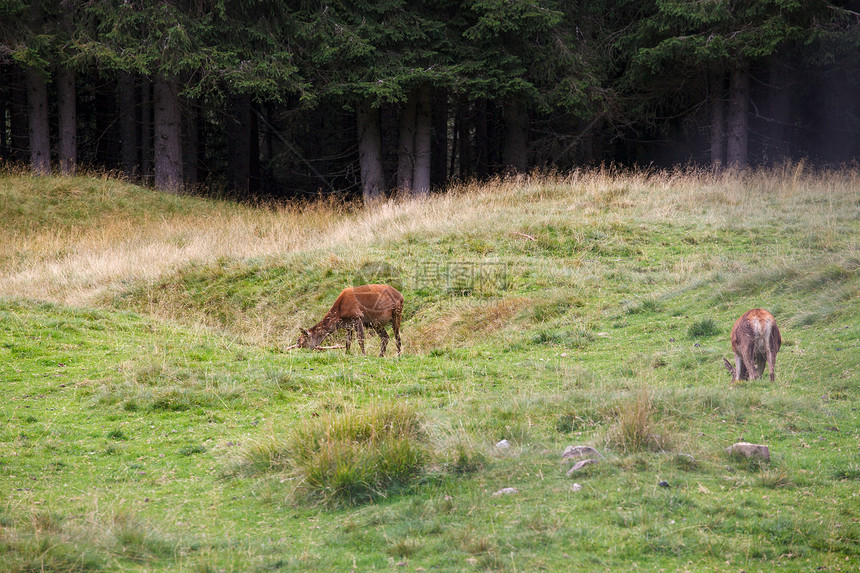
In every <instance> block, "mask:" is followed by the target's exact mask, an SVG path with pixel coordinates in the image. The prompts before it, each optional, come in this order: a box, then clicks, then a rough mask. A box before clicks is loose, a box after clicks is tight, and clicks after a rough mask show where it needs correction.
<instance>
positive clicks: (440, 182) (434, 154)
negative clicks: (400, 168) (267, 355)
mask: <svg viewBox="0 0 860 573" xmlns="http://www.w3.org/2000/svg"><path fill="white" fill-rule="evenodd" d="M432 107H433V112H432V113H433V149H431V150H430V161H431V168H430V169H431V171H430V186H431V187H436V188H439V187H443V186H444V185H445V183H446V182H447V175H448V173H447V160H448V92H447V91H446V90H444V89H436V90H435V91H434V95H433V103H432Z"/></svg>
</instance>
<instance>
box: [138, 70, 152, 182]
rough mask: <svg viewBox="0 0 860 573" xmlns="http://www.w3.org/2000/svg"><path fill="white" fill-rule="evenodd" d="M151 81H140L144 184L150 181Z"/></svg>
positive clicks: (141, 171) (142, 173) (143, 78)
mask: <svg viewBox="0 0 860 573" xmlns="http://www.w3.org/2000/svg"><path fill="white" fill-rule="evenodd" d="M153 144H154V142H153V140H152V81H151V79H150V78H149V77H147V76H144V77H142V78H141V81H140V178H141V181H142V183H143V184H144V185H149V184H150V183H151V182H152V151H153V147H154V145H153Z"/></svg>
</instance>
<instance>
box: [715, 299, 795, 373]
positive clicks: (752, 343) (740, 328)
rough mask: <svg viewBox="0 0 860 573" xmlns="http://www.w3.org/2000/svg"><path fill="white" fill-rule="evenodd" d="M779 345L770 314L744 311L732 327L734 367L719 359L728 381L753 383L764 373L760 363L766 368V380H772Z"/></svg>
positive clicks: (755, 309)
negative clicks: (729, 373)
mask: <svg viewBox="0 0 860 573" xmlns="http://www.w3.org/2000/svg"><path fill="white" fill-rule="evenodd" d="M781 344H782V336H781V335H780V334H779V328H778V327H777V326H776V320H774V318H773V315H772V314H771V313H769V312H768V311H766V310H762V309H760V308H754V309H752V310H748V311H747V312H745V313H744V314H743V316H741V317H740V318H739V319H737V321H735V325H734V326H732V352H734V353H735V365H734V366H732V364H731V363H730V362H729V361H728V360H726V359H725V358H723V362H724V363H725V365H726V368H727V369H728V371H729V372H731V373H732V382H736V381H738V380H756V379H757V378H758V377H759V376H761V375H763V374H764V363H765V361H767V365H768V368H769V369H770V381H771V382H773V381H774V380H776V353H777V352H779V347H780V345H781Z"/></svg>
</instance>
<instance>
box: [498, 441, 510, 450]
mask: <svg viewBox="0 0 860 573" xmlns="http://www.w3.org/2000/svg"><path fill="white" fill-rule="evenodd" d="M496 447H497V448H499V449H500V450H506V449H508V448H510V447H511V443H510V442H509V441H507V440H502V441H501V442H498V443H497V444H496Z"/></svg>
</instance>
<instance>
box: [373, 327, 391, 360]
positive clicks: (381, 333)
mask: <svg viewBox="0 0 860 573" xmlns="http://www.w3.org/2000/svg"><path fill="white" fill-rule="evenodd" d="M373 330H375V331H376V334H378V335H379V340H380V342H381V343H382V348H381V349H380V350H379V355H380V356H385V347H386V346H388V333H387V332H385V327H384V326H374V327H373Z"/></svg>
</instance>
